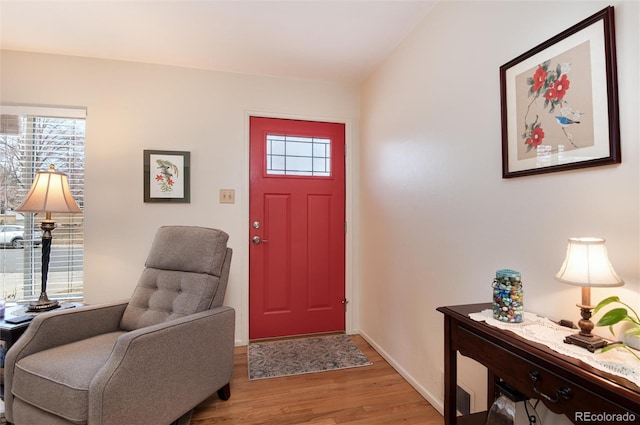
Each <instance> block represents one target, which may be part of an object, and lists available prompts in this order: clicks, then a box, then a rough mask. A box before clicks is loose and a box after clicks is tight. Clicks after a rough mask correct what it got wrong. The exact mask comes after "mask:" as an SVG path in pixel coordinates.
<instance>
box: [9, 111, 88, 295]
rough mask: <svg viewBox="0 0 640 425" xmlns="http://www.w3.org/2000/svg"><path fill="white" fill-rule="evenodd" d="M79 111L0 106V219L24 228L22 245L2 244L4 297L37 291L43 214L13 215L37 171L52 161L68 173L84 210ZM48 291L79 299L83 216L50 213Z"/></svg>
mask: <svg viewBox="0 0 640 425" xmlns="http://www.w3.org/2000/svg"><path fill="white" fill-rule="evenodd" d="M85 116H86V111H85V110H83V109H64V108H46V107H29V106H4V105H3V106H1V107H0V221H2V222H3V224H5V225H9V224H11V225H19V226H24V242H23V246H24V249H16V248H14V247H12V246H10V245H6V244H5V245H3V246H1V247H0V273H1V279H2V280H1V282H0V283H1V284H2V288H1V291H0V296H4V297H5V299H7V301H28V300H35V299H37V298H38V296H39V295H40V285H41V272H40V267H41V255H42V254H41V248H40V245H39V241H40V229H39V226H40V222H41V220H42V219H44V215H43V214H37V215H36V214H30V213H24V214H21V213H16V212H14V209H15V208H16V207H17V206H18V205H19V204H20V203H21V201H22V200H23V199H24V197H25V196H26V194H27V192H28V191H29V188H30V187H31V183H32V182H33V178H34V176H35V173H36V172H38V171H44V170H46V169H48V168H49V165H51V164H53V165H55V167H56V170H57V171H61V172H63V173H66V174H67V175H68V178H69V187H70V189H71V193H72V194H73V196H74V198H75V200H76V203H77V204H78V205H79V206H80V208H81V209H83V208H84V144H85V121H86V119H85ZM52 218H53V220H54V221H55V222H56V230H55V231H54V232H53V245H52V249H51V261H50V264H49V274H48V280H47V294H48V296H49V298H52V299H70V298H76V299H77V298H81V297H82V292H83V268H84V267H83V264H84V228H83V222H84V221H83V214H53V217H52Z"/></svg>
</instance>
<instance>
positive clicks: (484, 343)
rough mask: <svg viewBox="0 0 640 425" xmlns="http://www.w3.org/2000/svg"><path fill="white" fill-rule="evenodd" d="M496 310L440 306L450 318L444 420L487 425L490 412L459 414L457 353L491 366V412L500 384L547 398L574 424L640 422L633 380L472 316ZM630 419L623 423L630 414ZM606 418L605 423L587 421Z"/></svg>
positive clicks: (639, 392)
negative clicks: (623, 417) (588, 416)
mask: <svg viewBox="0 0 640 425" xmlns="http://www.w3.org/2000/svg"><path fill="white" fill-rule="evenodd" d="M488 308H491V304H490V303H486V304H469V305H459V306H451V307H439V308H438V309H437V310H438V311H439V312H441V313H443V314H444V422H445V425H454V424H482V425H484V424H485V421H486V412H483V413H476V414H472V415H469V416H465V417H462V416H460V417H457V416H456V385H457V375H458V374H457V352H460V353H461V354H462V355H464V356H466V357H470V358H472V359H474V360H476V361H477V362H479V363H481V364H482V365H484V366H485V367H486V368H487V372H488V375H487V376H488V388H487V408H489V407H490V406H491V404H492V403H493V400H494V398H495V391H496V389H495V384H496V383H497V382H498V381H499V380H504V381H505V382H506V383H508V384H509V385H511V386H512V387H514V388H515V389H517V390H518V391H520V392H521V393H523V394H524V395H526V396H528V397H530V398H532V399H539V400H541V401H542V402H543V403H544V404H545V405H546V406H547V407H548V408H549V410H551V411H552V412H555V413H559V414H564V415H566V416H567V417H568V418H569V419H570V420H571V421H572V422H574V423H589V422H590V423H601V424H605V423H618V424H620V423H630V424H631V423H638V422H640V387H638V386H637V385H635V384H633V383H632V382H630V381H629V380H626V379H624V378H620V377H618V376H615V375H611V374H609V373H606V372H603V371H600V370H598V369H595V368H593V367H591V366H589V365H588V364H586V363H584V362H582V361H580V360H578V359H574V358H571V357H568V356H564V355H562V354H559V353H557V352H555V351H553V350H551V349H550V348H548V347H546V346H544V345H542V344H538V343H535V342H531V341H528V340H526V339H524V338H521V337H519V336H517V335H516V334H514V333H513V332H509V331H504V330H501V329H498V328H496V327H492V326H489V325H487V324H486V323H484V322H478V321H475V320H473V319H471V318H470V317H469V314H470V313H477V312H480V311H482V310H485V309H488ZM624 414H626V416H625V417H626V418H631V420H630V421H620V418H622V416H613V415H624ZM587 415H591V416H590V417H591V418H593V417H594V416H593V415H600V416H598V417H599V418H600V419H601V420H598V421H596V422H594V421H593V420H591V421H587V420H584V419H585V417H587Z"/></svg>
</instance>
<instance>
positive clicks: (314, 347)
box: [247, 335, 372, 380]
mask: <svg viewBox="0 0 640 425" xmlns="http://www.w3.org/2000/svg"><path fill="white" fill-rule="evenodd" d="M247 356H248V359H249V380H253V379H265V378H275V377H278V376H290V375H301V374H304V373H314V372H323V371H327V370H335V369H346V368H350V367H360V366H369V365H371V364H372V363H371V362H370V361H369V359H367V356H365V355H364V353H363V352H362V351H360V349H359V348H358V346H357V345H356V344H355V343H354V342H353V341H352V340H351V338H349V336H348V335H329V336H321V337H307V338H296V339H288V340H282V341H269V342H257V343H250V344H249V347H248V349H247Z"/></svg>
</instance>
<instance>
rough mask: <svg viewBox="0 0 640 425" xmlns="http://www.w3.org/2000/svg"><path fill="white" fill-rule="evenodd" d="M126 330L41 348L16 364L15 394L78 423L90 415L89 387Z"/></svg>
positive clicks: (13, 388) (13, 391) (13, 389)
mask: <svg viewBox="0 0 640 425" xmlns="http://www.w3.org/2000/svg"><path fill="white" fill-rule="evenodd" d="M124 333H126V332H124V331H118V332H110V333H106V334H102V335H98V336H95V337H92V338H88V339H85V340H82V341H77V342H73V343H71V344H67V345H62V346H59V347H55V348H51V349H49V350H44V351H40V352H38V353H35V354H32V355H30V356H27V357H24V358H23V359H21V360H20V361H18V362H17V363H16V367H15V372H14V378H13V387H12V393H13V395H14V396H15V397H17V398H20V399H22V400H24V401H26V402H27V403H29V404H31V405H34V406H36V407H38V408H40V409H42V410H44V411H47V412H50V413H53V414H56V415H59V416H62V417H64V418H66V419H67V420H70V421H72V422H76V423H83V422H86V421H87V418H88V400H89V395H88V394H89V386H90V385H91V381H92V380H93V378H94V377H95V376H96V373H97V372H98V370H99V369H100V368H101V367H102V366H104V364H105V362H106V360H107V359H108V358H109V355H110V354H111V351H112V349H113V346H114V344H115V341H116V339H117V338H118V337H119V336H120V335H122V334H124Z"/></svg>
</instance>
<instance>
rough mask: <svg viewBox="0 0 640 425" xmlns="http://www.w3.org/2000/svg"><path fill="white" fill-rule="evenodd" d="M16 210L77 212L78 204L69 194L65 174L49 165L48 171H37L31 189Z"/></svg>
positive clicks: (78, 210) (78, 209)
mask: <svg viewBox="0 0 640 425" xmlns="http://www.w3.org/2000/svg"><path fill="white" fill-rule="evenodd" d="M16 211H21V212H34V213H42V212H45V213H79V212H81V210H80V208H79V207H78V204H76V201H75V200H74V199H73V196H71V191H70V190H69V182H68V181H67V175H66V174H65V173H60V172H58V171H56V168H55V166H53V165H51V166H49V170H48V171H39V172H38V173H36V177H35V179H34V180H33V184H32V185H31V189H29V193H27V197H26V198H25V199H24V201H22V204H21V205H20V206H19V207H18V208H16Z"/></svg>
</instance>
